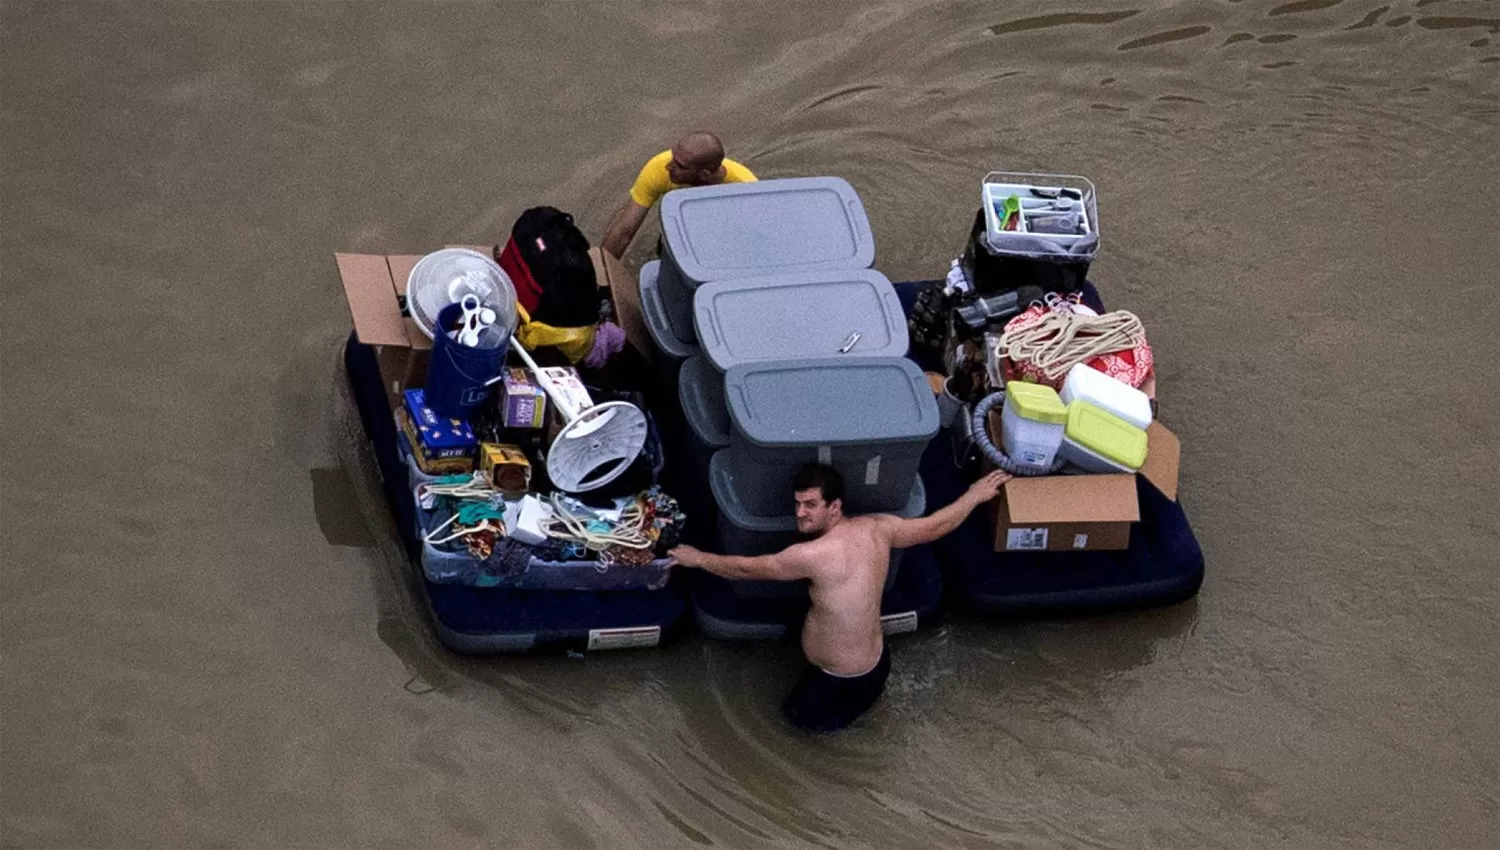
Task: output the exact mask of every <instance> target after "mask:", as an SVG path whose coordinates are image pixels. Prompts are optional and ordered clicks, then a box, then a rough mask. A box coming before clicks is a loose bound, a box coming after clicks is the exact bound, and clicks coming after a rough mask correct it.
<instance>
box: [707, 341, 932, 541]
mask: <svg viewBox="0 0 1500 850" xmlns="http://www.w3.org/2000/svg"><path fill="white" fill-rule="evenodd" d="M724 391H725V395H726V397H727V400H728V404H729V418H730V422H731V425H732V428H731V436H730V452H731V454H730V462H731V463H732V464H733V473H734V479H735V486H736V487H737V488H739V495H740V498H741V500H742V501H743V503H744V505H745V509H746V510H748V511H750V512H751V513H755V514H761V515H775V514H781V513H785V512H786V510H787V505H788V503H789V501H790V500H791V492H792V491H791V483H792V476H793V475H795V474H796V471H797V469H798V468H799V467H801V466H802V465H803V464H806V463H810V462H819V463H826V464H829V465H831V466H833V467H834V468H835V469H837V470H838V471H839V473H840V474H842V475H843V477H844V490H845V494H846V497H845V500H844V507H845V510H846V511H849V512H851V513H864V512H868V511H897V510H900V509H901V508H902V506H903V505H905V504H906V500H907V498H908V496H909V495H910V493H911V486H912V481H913V480H914V479H915V478H916V475H917V466H918V462H919V461H920V459H921V456H922V451H923V449H925V448H926V447H927V443H928V441H929V440H931V439H932V437H933V435H935V434H936V433H937V430H938V410H937V401H936V400H935V399H934V398H933V395H932V388H931V387H930V386H929V385H928V383H927V377H926V376H925V375H924V374H922V370H921V369H920V368H918V367H917V364H915V363H913V362H912V361H910V360H907V359H906V358H904V357H865V358H859V359H836V360H834V359H823V360H773V361H765V362H761V363H745V364H741V365H739V366H736V367H734V368H732V369H730V370H729V371H728V372H727V373H725V375H724Z"/></svg>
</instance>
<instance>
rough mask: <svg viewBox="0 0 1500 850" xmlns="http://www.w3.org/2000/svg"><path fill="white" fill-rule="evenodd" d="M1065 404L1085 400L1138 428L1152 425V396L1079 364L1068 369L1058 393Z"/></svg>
mask: <svg viewBox="0 0 1500 850" xmlns="http://www.w3.org/2000/svg"><path fill="white" fill-rule="evenodd" d="M1058 397H1059V398H1061V399H1062V403H1063V404H1072V403H1073V402H1075V401H1086V402H1088V403H1089V404H1092V405H1094V406H1095V407H1098V408H1102V409H1104V410H1107V411H1109V412H1110V413H1113V414H1114V415H1116V416H1118V417H1120V418H1121V419H1124V420H1125V421H1126V422H1129V423H1130V424H1131V425H1134V426H1135V427H1137V428H1147V427H1149V426H1150V425H1151V398H1150V396H1147V395H1146V394H1145V393H1143V392H1141V391H1140V390H1138V389H1136V388H1135V387H1132V386H1131V385H1129V384H1127V383H1125V382H1124V381H1122V380H1120V379H1118V378H1112V377H1110V376H1109V375H1106V374H1104V373H1103V372H1101V371H1099V370H1098V369H1095V368H1093V367H1092V366H1087V365H1085V364H1083V363H1079V364H1077V365H1076V366H1074V367H1073V368H1072V369H1069V370H1068V377H1067V380H1065V381H1063V386H1062V392H1060V393H1059V394H1058Z"/></svg>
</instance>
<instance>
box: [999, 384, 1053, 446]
mask: <svg viewBox="0 0 1500 850" xmlns="http://www.w3.org/2000/svg"><path fill="white" fill-rule="evenodd" d="M1005 398H1006V400H1007V401H1008V402H1010V406H1011V409H1012V410H1014V411H1015V412H1016V413H1018V414H1020V415H1021V418H1023V419H1030V420H1031V421H1033V422H1045V423H1047V424H1048V425H1063V424H1065V423H1066V422H1067V421H1068V408H1067V405H1065V404H1063V403H1062V399H1060V398H1058V396H1057V390H1054V389H1052V388H1051V387H1049V386H1046V385H1045V384H1033V383H1030V382H1029V381H1009V382H1007V383H1006V385H1005ZM1054 433H1056V432H1054Z"/></svg>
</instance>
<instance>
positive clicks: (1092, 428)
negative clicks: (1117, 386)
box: [1064, 401, 1148, 469]
mask: <svg viewBox="0 0 1500 850" xmlns="http://www.w3.org/2000/svg"><path fill="white" fill-rule="evenodd" d="M1064 434H1066V436H1067V438H1068V439H1069V440H1072V441H1073V442H1075V443H1077V444H1079V445H1081V446H1083V447H1084V448H1086V449H1088V450H1089V451H1091V452H1093V453H1094V454H1096V455H1100V456H1102V457H1105V458H1108V459H1109V460H1112V461H1114V462H1115V463H1118V464H1120V465H1121V466H1128V467H1130V468H1131V469H1140V468H1141V464H1143V463H1145V462H1146V444H1147V442H1148V439H1147V437H1146V432H1145V431H1143V430H1141V429H1140V428H1137V427H1135V426H1134V425H1132V424H1130V423H1129V422H1126V421H1125V420H1124V419H1121V418H1120V417H1118V416H1116V415H1114V414H1113V413H1110V412H1109V411H1107V410H1105V409H1104V408H1102V407H1096V406H1094V405H1092V404H1089V403H1088V402H1086V401H1074V402H1073V403H1072V404H1070V405H1068V427H1067V430H1066V431H1064Z"/></svg>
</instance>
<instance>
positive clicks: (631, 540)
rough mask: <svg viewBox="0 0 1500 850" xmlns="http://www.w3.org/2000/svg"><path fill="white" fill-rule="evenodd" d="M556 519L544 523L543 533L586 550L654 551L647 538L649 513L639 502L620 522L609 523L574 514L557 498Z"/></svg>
mask: <svg viewBox="0 0 1500 850" xmlns="http://www.w3.org/2000/svg"><path fill="white" fill-rule="evenodd" d="M551 505H552V516H551V517H549V518H548V519H546V520H545V521H544V522H543V523H542V532H543V533H544V534H546V535H547V536H548V537H555V538H557V539H558V540H566V541H571V542H576V543H582V544H583V545H584V547H585V548H587V549H590V550H592V551H595V552H603V551H604V550H606V549H608V548H610V547H611V546H621V547H624V548H626V549H650V548H651V545H652V540H651V538H650V537H648V536H647V535H646V532H645V525H646V512H645V509H644V508H643V507H642V506H641V503H640V501H639V500H637V501H635V502H632V503H631V504H630V505H629V506H628V507H626V508H625V509H624V510H623V511H621V512H620V519H619V521H618V522H606V521H605V520H602V519H599V518H598V517H593V516H589V515H587V514H584V513H574V512H573V511H572V510H570V509H569V508H568V505H567V504H566V503H565V502H563V500H562V499H560V498H558V496H557V494H555V493H554V494H553V495H552V498H551Z"/></svg>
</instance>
